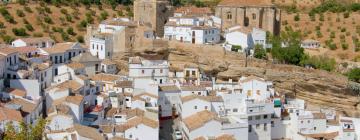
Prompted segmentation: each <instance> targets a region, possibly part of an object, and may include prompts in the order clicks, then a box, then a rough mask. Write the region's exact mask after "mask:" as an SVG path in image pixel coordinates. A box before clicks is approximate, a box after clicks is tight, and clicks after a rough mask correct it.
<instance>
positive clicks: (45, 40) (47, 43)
mask: <svg viewBox="0 0 360 140" xmlns="http://www.w3.org/2000/svg"><path fill="white" fill-rule="evenodd" d="M11 44H12V46H13V47H26V46H28V47H36V48H49V47H52V46H54V45H55V41H54V40H53V39H51V38H49V37H33V38H19V39H16V40H14V41H13V42H12V43H11Z"/></svg>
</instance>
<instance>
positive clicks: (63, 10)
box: [60, 8, 69, 15]
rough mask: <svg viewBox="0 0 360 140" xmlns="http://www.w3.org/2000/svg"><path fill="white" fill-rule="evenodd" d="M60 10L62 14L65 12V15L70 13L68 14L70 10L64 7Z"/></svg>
mask: <svg viewBox="0 0 360 140" xmlns="http://www.w3.org/2000/svg"><path fill="white" fill-rule="evenodd" d="M60 12H61V13H62V14H64V15H68V14H69V13H68V11H67V10H66V9H64V8H62V9H61V10H60Z"/></svg>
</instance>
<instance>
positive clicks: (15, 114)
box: [0, 107, 23, 122]
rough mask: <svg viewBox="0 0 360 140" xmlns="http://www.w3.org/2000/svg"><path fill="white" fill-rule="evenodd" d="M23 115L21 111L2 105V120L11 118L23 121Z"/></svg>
mask: <svg viewBox="0 0 360 140" xmlns="http://www.w3.org/2000/svg"><path fill="white" fill-rule="evenodd" d="M22 119H23V118H22V116H21V113H20V111H17V110H14V109H9V108H6V107H0V121H4V120H11V121H18V122H21V121H22Z"/></svg>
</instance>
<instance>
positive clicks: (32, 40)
mask: <svg viewBox="0 0 360 140" xmlns="http://www.w3.org/2000/svg"><path fill="white" fill-rule="evenodd" d="M19 39H20V40H22V41H24V42H26V43H38V42H45V41H51V42H54V40H53V39H51V38H50V37H29V38H19Z"/></svg>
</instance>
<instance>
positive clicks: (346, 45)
mask: <svg viewBox="0 0 360 140" xmlns="http://www.w3.org/2000/svg"><path fill="white" fill-rule="evenodd" d="M341 48H342V49H343V50H347V49H348V48H349V45H348V44H346V43H343V44H341Z"/></svg>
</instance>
